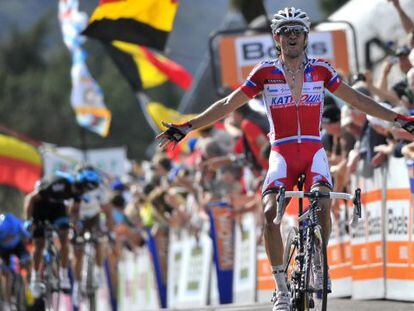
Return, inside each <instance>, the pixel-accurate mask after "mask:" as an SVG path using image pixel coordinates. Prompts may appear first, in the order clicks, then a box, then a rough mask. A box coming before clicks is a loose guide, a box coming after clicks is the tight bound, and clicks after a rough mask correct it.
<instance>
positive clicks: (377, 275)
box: [349, 168, 385, 299]
mask: <svg viewBox="0 0 414 311" xmlns="http://www.w3.org/2000/svg"><path fill="white" fill-rule="evenodd" d="M383 173H384V169H383V168H378V169H375V170H374V173H373V176H372V177H370V178H362V177H361V178H355V179H354V183H353V187H352V189H356V188H357V187H359V188H361V190H362V199H361V203H362V219H361V220H360V221H359V222H358V225H357V227H356V228H351V249H352V298H355V299H381V298H384V297H385V261H384V231H383V230H384V228H383V226H382V224H383V222H384V209H383V186H384V184H383V182H384V176H383ZM351 208H352V207H351V206H350V210H349V213H352V209H351Z"/></svg>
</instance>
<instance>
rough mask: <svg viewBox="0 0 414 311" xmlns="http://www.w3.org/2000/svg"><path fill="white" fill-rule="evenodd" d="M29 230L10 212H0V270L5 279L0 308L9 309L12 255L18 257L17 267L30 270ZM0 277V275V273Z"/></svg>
mask: <svg viewBox="0 0 414 311" xmlns="http://www.w3.org/2000/svg"><path fill="white" fill-rule="evenodd" d="M29 237H30V234H29V232H27V230H26V229H25V228H24V225H23V222H22V221H21V220H20V219H19V218H17V217H15V216H13V215H12V214H0V259H1V261H2V265H1V266H2V267H3V268H5V269H0V270H2V271H0V272H1V273H2V274H3V276H4V277H5V280H6V286H5V293H4V294H5V297H4V299H5V301H3V302H0V305H2V309H1V310H11V274H10V269H13V263H12V261H11V258H12V256H16V257H17V258H19V267H20V268H24V269H25V270H26V271H30V254H29V252H28V250H27V242H28V239H29ZM0 278H1V275H0Z"/></svg>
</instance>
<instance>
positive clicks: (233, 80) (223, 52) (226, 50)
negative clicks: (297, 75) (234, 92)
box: [218, 30, 350, 88]
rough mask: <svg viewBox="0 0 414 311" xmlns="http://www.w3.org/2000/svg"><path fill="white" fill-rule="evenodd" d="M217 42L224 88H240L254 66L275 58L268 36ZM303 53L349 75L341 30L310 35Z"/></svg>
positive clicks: (225, 37) (224, 38) (234, 37)
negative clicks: (328, 63) (323, 60)
mask: <svg viewBox="0 0 414 311" xmlns="http://www.w3.org/2000/svg"><path fill="white" fill-rule="evenodd" d="M218 40H219V41H218V45H219V55H220V64H221V67H220V69H221V84H222V86H223V87H224V88H235V87H237V86H239V85H240V84H241V83H243V82H244V80H245V78H246V77H247V75H248V74H249V73H250V71H251V70H252V69H253V67H254V66H255V65H256V64H257V63H259V62H260V61H262V60H267V59H270V58H275V57H276V48H275V43H274V40H273V38H272V36H271V35H270V34H261V35H252V36H246V35H223V36H221V37H220V38H219V39H218ZM306 52H307V55H308V56H309V57H315V58H323V59H325V60H327V61H328V62H330V63H331V64H332V65H333V66H334V67H335V69H336V70H338V71H339V72H341V73H343V74H348V73H349V72H350V66H349V60H348V48H347V39H346V33H345V31H344V30H335V31H312V32H310V33H309V39H308V47H307V51H306Z"/></svg>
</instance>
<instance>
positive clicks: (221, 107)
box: [156, 89, 250, 148]
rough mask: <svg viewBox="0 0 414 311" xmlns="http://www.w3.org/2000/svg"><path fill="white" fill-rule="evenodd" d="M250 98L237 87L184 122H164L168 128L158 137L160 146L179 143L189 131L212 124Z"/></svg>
mask: <svg viewBox="0 0 414 311" xmlns="http://www.w3.org/2000/svg"><path fill="white" fill-rule="evenodd" d="M248 100H250V98H249V97H248V96H247V95H246V94H245V93H244V92H243V91H242V90H241V89H237V90H235V91H234V92H233V93H231V94H230V95H229V96H227V97H225V98H222V99H220V100H218V101H217V102H215V103H214V104H213V105H211V106H210V107H209V108H207V109H206V110H205V111H204V112H202V113H201V114H199V115H198V116H196V117H195V118H193V119H191V120H190V121H188V122H186V123H184V124H169V123H164V125H165V126H166V127H168V130H166V131H164V132H162V133H161V134H159V135H158V136H157V137H156V139H157V140H158V141H159V146H160V147H161V148H163V147H166V146H167V145H169V144H170V143H171V142H172V143H174V144H175V143H178V142H179V141H180V140H181V139H183V138H184V136H185V135H186V134H187V133H188V132H190V131H192V130H196V129H199V128H202V127H204V126H207V125H210V124H212V123H214V122H216V121H218V120H220V119H222V118H224V117H225V116H227V115H228V114H229V113H231V112H232V111H234V110H236V109H237V108H239V107H241V106H242V105H243V104H245V103H246V102H247V101H248Z"/></svg>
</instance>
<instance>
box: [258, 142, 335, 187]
mask: <svg viewBox="0 0 414 311" xmlns="http://www.w3.org/2000/svg"><path fill="white" fill-rule="evenodd" d="M302 173H304V174H305V176H306V178H305V185H304V187H305V191H309V190H310V188H311V187H312V185H314V184H316V183H318V182H324V183H328V184H329V185H330V186H331V187H332V178H331V174H330V171H329V163H328V158H327V156H326V152H325V149H324V148H323V146H322V143H321V142H320V141H318V140H316V141H315V140H312V141H302V142H300V143H298V142H297V140H294V141H289V142H284V143H281V144H273V145H272V151H271V152H270V156H269V170H268V172H267V175H266V179H265V181H264V183H263V188H262V192H264V191H266V190H268V189H271V188H279V187H282V186H283V187H285V189H286V191H291V190H293V187H294V186H295V185H296V184H297V182H298V178H299V176H300V174H302Z"/></svg>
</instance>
